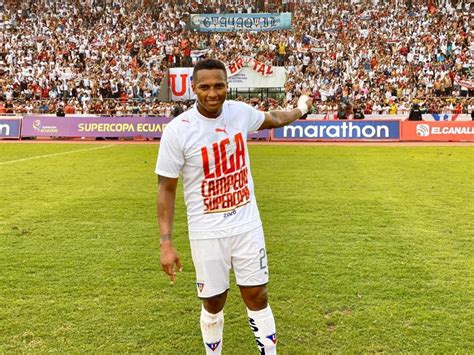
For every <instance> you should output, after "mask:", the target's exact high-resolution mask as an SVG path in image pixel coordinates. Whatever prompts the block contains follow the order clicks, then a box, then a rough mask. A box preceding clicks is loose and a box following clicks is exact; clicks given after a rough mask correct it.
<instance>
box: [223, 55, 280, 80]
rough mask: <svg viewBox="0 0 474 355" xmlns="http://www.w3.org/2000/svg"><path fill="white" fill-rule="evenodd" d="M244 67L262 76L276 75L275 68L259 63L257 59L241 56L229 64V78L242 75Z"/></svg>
mask: <svg viewBox="0 0 474 355" xmlns="http://www.w3.org/2000/svg"><path fill="white" fill-rule="evenodd" d="M244 67H249V68H251V69H253V70H255V72H257V73H258V74H260V75H261V76H273V75H274V73H273V66H271V65H267V64H265V63H263V62H259V61H258V60H257V59H255V58H254V57H251V56H241V57H239V58H237V59H235V60H233V61H232V62H230V63H229V65H228V66H227V76H233V75H236V74H238V73H240V71H241V70H242V69H243V68H244Z"/></svg>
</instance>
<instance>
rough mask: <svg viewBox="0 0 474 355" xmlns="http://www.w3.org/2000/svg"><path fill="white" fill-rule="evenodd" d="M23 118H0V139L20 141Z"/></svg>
mask: <svg viewBox="0 0 474 355" xmlns="http://www.w3.org/2000/svg"><path fill="white" fill-rule="evenodd" d="M20 133H21V117H9V118H7V117H3V118H0V139H20Z"/></svg>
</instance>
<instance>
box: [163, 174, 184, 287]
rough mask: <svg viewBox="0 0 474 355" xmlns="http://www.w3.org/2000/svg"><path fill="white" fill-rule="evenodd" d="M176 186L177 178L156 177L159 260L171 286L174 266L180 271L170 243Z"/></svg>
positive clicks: (176, 255) (176, 256) (175, 253)
mask: <svg viewBox="0 0 474 355" xmlns="http://www.w3.org/2000/svg"><path fill="white" fill-rule="evenodd" d="M177 185H178V179H177V178H169V177H165V176H162V175H158V197H157V216H158V225H159V229H160V260H161V267H162V269H163V271H164V272H165V273H166V274H168V276H169V277H170V283H171V284H173V283H174V280H175V272H174V265H175V264H176V268H177V269H178V270H179V271H181V261H180V259H179V256H178V253H177V252H176V250H175V249H174V247H173V243H172V230H173V218H174V206H175V200H176V188H177Z"/></svg>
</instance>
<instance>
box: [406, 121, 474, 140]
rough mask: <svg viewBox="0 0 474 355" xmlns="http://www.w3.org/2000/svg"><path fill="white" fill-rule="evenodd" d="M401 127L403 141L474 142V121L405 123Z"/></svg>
mask: <svg viewBox="0 0 474 355" xmlns="http://www.w3.org/2000/svg"><path fill="white" fill-rule="evenodd" d="M401 125H402V137H401V138H402V141H431V142H433V141H437V142H460V141H474V121H459V122H457V121H454V122H453V121H445V122H431V121H426V122H420V121H418V122H413V121H405V122H402V123H401Z"/></svg>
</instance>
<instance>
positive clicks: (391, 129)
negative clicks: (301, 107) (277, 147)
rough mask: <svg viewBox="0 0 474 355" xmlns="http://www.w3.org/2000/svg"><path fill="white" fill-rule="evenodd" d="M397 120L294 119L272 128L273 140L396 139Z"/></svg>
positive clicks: (397, 137)
mask: <svg viewBox="0 0 474 355" xmlns="http://www.w3.org/2000/svg"><path fill="white" fill-rule="evenodd" d="M399 139H400V122H399V121H342V120H340V121H303V120H299V121H295V122H293V123H292V124H291V125H288V126H285V127H281V128H277V129H274V130H273V131H272V140H273V141H295V142H298V141H398V140H399Z"/></svg>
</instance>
